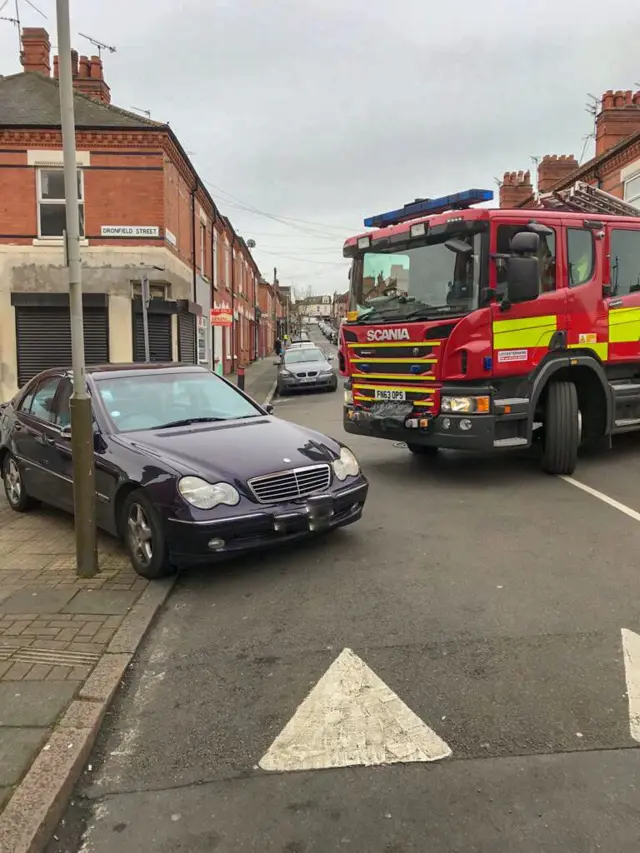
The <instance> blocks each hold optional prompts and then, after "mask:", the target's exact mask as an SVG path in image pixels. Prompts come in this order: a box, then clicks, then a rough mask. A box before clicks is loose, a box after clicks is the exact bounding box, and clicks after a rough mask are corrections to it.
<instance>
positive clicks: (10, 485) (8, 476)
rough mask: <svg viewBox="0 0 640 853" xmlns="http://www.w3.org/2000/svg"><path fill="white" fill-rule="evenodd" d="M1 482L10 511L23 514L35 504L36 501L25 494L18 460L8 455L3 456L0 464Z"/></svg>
mask: <svg viewBox="0 0 640 853" xmlns="http://www.w3.org/2000/svg"><path fill="white" fill-rule="evenodd" d="M2 480H3V483H4V491H5V494H6V496H7V501H8V502H9V506H10V507H11V509H12V510H14V511H15V512H25V511H26V510H28V509H31V507H33V506H34V505H35V504H36V501H34V500H33V498H31V496H30V495H28V494H27V490H26V489H25V486H24V480H23V479H22V471H21V470H20V466H19V465H18V460H17V459H16V458H15V457H14V456H11V455H10V454H9V455H8V456H5V458H4V462H3V463H2Z"/></svg>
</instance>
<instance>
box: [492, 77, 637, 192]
mask: <svg viewBox="0 0 640 853" xmlns="http://www.w3.org/2000/svg"><path fill="white" fill-rule="evenodd" d="M595 136H596V153H595V157H593V158H592V159H591V160H589V161H588V162H586V163H584V164H583V165H579V163H578V161H577V160H576V159H575V157H573V156H572V155H566V154H565V155H560V156H558V155H555V154H554V155H547V156H545V157H543V158H542V159H541V160H540V162H539V164H538V174H537V188H536V190H534V187H533V184H532V181H531V173H530V172H506V173H505V175H504V178H503V181H502V184H501V187H500V207H511V208H513V207H516V208H518V207H521V208H535V207H538V206H540V205H544V206H554V204H555V202H556V200H557V201H559V199H557V193H559V192H561V191H562V190H567V189H569V188H571V187H573V186H575V185H576V184H577V183H578V182H581V183H583V184H588V185H590V186H595V187H597V188H598V189H601V190H604V191H605V192H608V193H610V194H611V195H613V196H615V197H616V198H618V199H620V200H621V201H623V202H626V203H627V204H631V205H633V206H635V207H638V208H639V209H640V92H635V93H634V92H631V91H617V92H614V91H611V90H610V91H608V92H605V93H604V95H603V96H602V100H601V102H600V108H599V112H598V114H597V116H596V134H595Z"/></svg>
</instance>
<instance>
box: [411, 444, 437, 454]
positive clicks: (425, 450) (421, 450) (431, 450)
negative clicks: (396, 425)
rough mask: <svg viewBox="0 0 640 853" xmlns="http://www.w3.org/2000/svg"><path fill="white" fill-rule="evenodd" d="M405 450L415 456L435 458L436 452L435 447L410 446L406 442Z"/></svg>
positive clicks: (423, 445)
mask: <svg viewBox="0 0 640 853" xmlns="http://www.w3.org/2000/svg"><path fill="white" fill-rule="evenodd" d="M407 449H408V450H409V451H410V452H411V453H414V454H415V455H416V456H435V455H436V454H437V452H438V448H437V447H433V446H432V445H426V444H412V443H410V442H407Z"/></svg>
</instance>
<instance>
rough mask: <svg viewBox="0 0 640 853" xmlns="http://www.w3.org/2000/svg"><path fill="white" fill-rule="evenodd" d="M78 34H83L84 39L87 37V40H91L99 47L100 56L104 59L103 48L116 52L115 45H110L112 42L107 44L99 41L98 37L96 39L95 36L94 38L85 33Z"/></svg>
mask: <svg viewBox="0 0 640 853" xmlns="http://www.w3.org/2000/svg"><path fill="white" fill-rule="evenodd" d="M78 35H79V36H82V38H83V39H86V40H87V41H90V42H91V44H92V45H93V46H94V47H95V48H97V50H98V56H99V58H100V59H102V51H103V50H108V51H109V53H115V52H116V49H115V47H113V46H112V45H110V44H105V43H104V42H103V41H98V39H94V38H92V37H91V36H88V35H86V34H85V33H78Z"/></svg>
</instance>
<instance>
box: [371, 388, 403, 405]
mask: <svg viewBox="0 0 640 853" xmlns="http://www.w3.org/2000/svg"><path fill="white" fill-rule="evenodd" d="M375 399H376V400H388V401H389V402H393V403H396V402H401V401H402V400H406V399H407V395H406V392H405V391H392V390H390V391H386V390H384V391H383V390H382V389H381V388H376V390H375Z"/></svg>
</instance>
